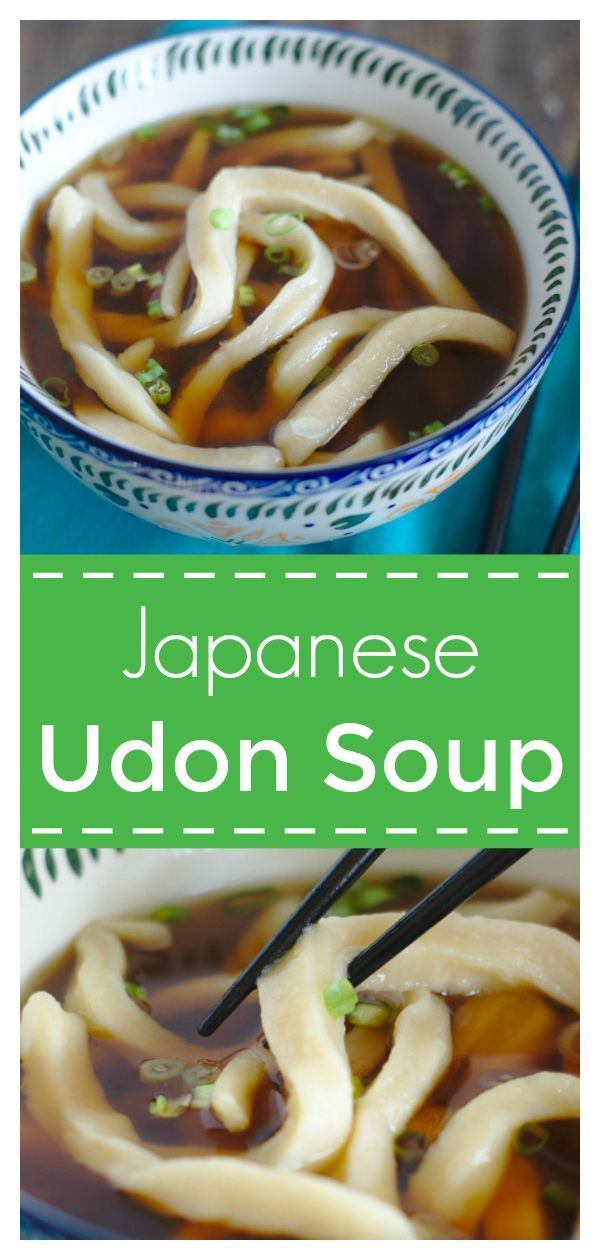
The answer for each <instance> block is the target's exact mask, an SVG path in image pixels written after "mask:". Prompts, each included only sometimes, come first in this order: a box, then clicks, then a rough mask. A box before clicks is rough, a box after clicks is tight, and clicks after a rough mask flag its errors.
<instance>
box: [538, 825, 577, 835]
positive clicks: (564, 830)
mask: <svg viewBox="0 0 600 1260" xmlns="http://www.w3.org/2000/svg"><path fill="white" fill-rule="evenodd" d="M537 834H538V836H568V834H569V828H568V827H538V829H537Z"/></svg>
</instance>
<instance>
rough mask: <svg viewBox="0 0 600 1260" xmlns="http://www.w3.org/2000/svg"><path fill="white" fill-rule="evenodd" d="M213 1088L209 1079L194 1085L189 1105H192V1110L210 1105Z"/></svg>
mask: <svg viewBox="0 0 600 1260" xmlns="http://www.w3.org/2000/svg"><path fill="white" fill-rule="evenodd" d="M213 1089H214V1084H213V1083H212V1082H210V1081H205V1082H204V1083H203V1084H202V1085H194V1089H193V1091H192V1101H191V1103H190V1107H193V1109H194V1111H203V1110H204V1109H205V1108H206V1107H210V1103H211V1099H212V1093H213Z"/></svg>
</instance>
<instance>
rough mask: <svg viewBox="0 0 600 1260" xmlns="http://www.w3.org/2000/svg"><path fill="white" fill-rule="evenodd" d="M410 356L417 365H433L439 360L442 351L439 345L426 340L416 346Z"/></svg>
mask: <svg viewBox="0 0 600 1260" xmlns="http://www.w3.org/2000/svg"><path fill="white" fill-rule="evenodd" d="M410 357H411V359H412V361H413V363H416V365H417V367H433V365H434V364H435V363H437V362H438V361H439V357H440V352H439V350H438V348H437V346H433V345H432V344H431V342H430V341H425V342H423V344H422V345H421V346H415V347H414V349H413V350H411V352H410Z"/></svg>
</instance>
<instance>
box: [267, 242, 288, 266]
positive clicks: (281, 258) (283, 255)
mask: <svg viewBox="0 0 600 1260" xmlns="http://www.w3.org/2000/svg"><path fill="white" fill-rule="evenodd" d="M264 256H265V258H266V260H267V262H270V263H284V262H287V260H288V258H289V256H290V251H289V249H286V247H285V245H283V246H279V247H276V246H275V245H269V246H268V248H267V249H265V251H264Z"/></svg>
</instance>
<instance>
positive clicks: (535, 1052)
mask: <svg viewBox="0 0 600 1260" xmlns="http://www.w3.org/2000/svg"><path fill="white" fill-rule="evenodd" d="M365 888H366V893H365V894H360V895H364V906H365V907H367V906H368V905H369V899H370V902H371V904H373V903H377V902H378V900H379V902H381V901H383V902H385V900H386V898H385V897H381V895H379V897H378V896H375V895H374V893H373V889H372V888H371V886H369V885H366V886H365ZM379 891H380V892H381V890H379ZM354 895H355V894H353V896H354ZM395 896H396V894H395V893H394V892H392V893H390V894H389V896H388V898H387V900H388V903H390V902H393V901H394V898H395ZM251 897H252V894H250V904H251ZM267 902H268V904H267V905H266V906H265V908H264V909H262V910H261V912H260V913H259V914H258V915H256V914H255V915H254V917H253V918H252V917H251V920H250V922H249V924H248V926H247V927H246V929H245V932H244V933H243V935H242V937H241V938H240V939H239V940H238V943H237V945H236V946H235V947H234V949H233V952H230V955H229V965H230V967H231V968H232V971H235V969H236V967H237V966H238V965H243V962H244V961H245V960H246V959H247V958H248V957H250V956H251V954H252V953H253V951H254V950H255V949H256V948H257V946H258V945H259V944H261V943H262V942H263V941H264V940H265V939H266V938H267V936H268V935H269V934H270V933H271V932H272V931H273V930H274V928H275V927H276V926H277V924H278V922H280V921H281V920H282V919H283V918H285V917H286V915H287V914H288V913H289V911H290V906H293V905H294V904H295V897H294V896H293V895H292V894H291V893H287V894H286V895H285V896H284V897H281V898H279V899H278V898H276V897H268V898H267ZM224 904H225V909H227V908H228V906H227V902H225V903H224ZM257 904H258V906H259V907H260V895H259V897H258V902H257ZM405 904H406V903H405ZM503 905H504V906H505V908H506V917H505V918H503V917H502V907H503ZM353 909H361V906H360V905H359V904H358V903H357V902H355V903H354V904H353V905H349V906H342V905H340V906H339V907H338V910H339V913H335V912H334V913H333V914H332V915H331V916H330V917H327V918H325V919H323V920H322V921H321V922H320V923H319V924H317V925H316V926H314V927H312V928H309V929H307V930H306V931H305V932H304V934H303V935H302V936H301V938H300V940H299V941H298V942H297V944H296V945H295V946H294V948H293V949H292V950H291V952H289V953H288V954H287V955H286V956H285V957H284V958H283V959H281V960H280V961H279V962H278V963H276V964H275V965H274V966H273V967H272V968H271V969H270V970H269V971H267V972H266V973H265V974H264V975H263V976H262V977H261V979H260V980H259V984H258V1003H259V1008H258V1011H257V1009H256V1006H255V1005H254V1004H253V1010H254V1011H255V1012H256V1016H258V1020H259V1022H258V1026H257V1025H256V1024H255V1025H254V1036H248V1035H245V1036H242V1037H240V1034H239V1032H238V1033H237V1034H235V1036H234V1042H235V1044H234V1046H233V1049H231V1048H230V1049H229V1051H228V1052H227V1053H225V1054H223V1055H222V1056H221V1057H220V1058H219V1059H216V1060H206V1059H201V1058H199V1052H200V1051H201V1050H202V1049H203V1046H202V1044H200V1043H199V1042H198V1040H197V1038H196V1037H195V1034H194V1027H195V1023H196V1020H197V1018H198V1014H199V1012H200V1011H201V1010H202V1009H203V1008H207V1007H208V1006H209V1005H210V1004H211V1003H212V1002H213V1001H214V1000H215V998H216V996H218V994H219V993H220V992H222V991H223V990H224V988H225V987H226V986H227V985H228V983H229V982H230V980H231V972H229V973H228V972H227V971H226V970H225V969H224V968H223V969H222V970H221V971H216V972H215V971H212V972H210V973H208V974H206V975H202V974H200V975H194V974H192V975H190V976H189V977H188V978H185V979H183V980H181V979H179V978H178V977H177V974H176V972H175V974H173V973H171V974H170V975H169V982H168V983H167V984H166V985H162V986H161V987H160V988H158V989H157V990H156V991H155V993H154V994H153V995H152V996H151V998H150V1000H148V996H147V994H146V991H145V989H144V988H143V987H142V986H140V985H138V984H136V983H134V982H133V981H131V980H130V979H128V977H129V976H130V975H131V967H132V966H134V974H137V973H136V972H135V959H137V961H138V964H139V962H140V959H143V958H146V957H148V958H149V959H150V960H152V959H154V958H156V959H160V957H165V958H167V959H168V957H169V954H170V953H171V952H172V950H173V948H174V946H173V935H174V933H175V935H176V933H177V929H176V928H175V927H174V926H173V927H172V926H171V924H170V923H169V922H168V920H169V918H172V919H173V920H174V921H175V922H177V920H178V919H179V918H180V917H183V916H184V913H185V911H184V909H183V908H175V911H170V912H169V913H167V912H166V911H165V910H164V909H163V910H161V911H160V912H157V915H156V916H155V917H149V918H147V919H140V920H138V919H131V920H113V921H104V922H102V923H96V924H92V925H91V926H89V927H88V928H86V929H85V930H84V931H83V932H82V933H81V934H80V935H79V937H78V938H77V940H76V942H75V949H74V955H73V963H72V967H71V968H70V974H69V975H68V976H67V974H66V973H65V980H64V982H63V984H62V989H61V988H60V986H59V989H58V990H57V993H58V995H59V996H53V995H52V993H51V992H48V991H38V992H35V993H33V994H32V995H31V996H30V997H29V999H28V1001H27V1002H26V1005H25V1007H24V1011H23V1018H22V1058H23V1068H24V1094H25V1098H26V1105H27V1108H28V1111H29V1113H30V1116H31V1117H32V1120H33V1121H35V1123H36V1125H37V1126H39V1129H38V1130H37V1131H38V1132H39V1130H42V1131H43V1132H45V1133H46V1134H47V1135H48V1136H49V1138H50V1139H51V1141H52V1143H55V1144H57V1145H58V1147H59V1148H60V1150H61V1151H62V1152H63V1153H64V1154H65V1155H67V1156H68V1157H69V1158H70V1159H71V1160H73V1161H75V1162H76V1164H77V1165H79V1166H81V1167H82V1168H83V1169H85V1170H88V1171H89V1172H91V1173H93V1174H95V1175H96V1177H97V1178H98V1177H99V1178H102V1179H103V1181H104V1182H106V1183H107V1184H108V1185H109V1186H110V1187H112V1188H113V1189H114V1190H118V1191H120V1192H122V1194H124V1195H125V1196H127V1197H128V1198H129V1199H130V1200H131V1201H134V1202H141V1203H143V1204H144V1205H146V1207H147V1208H149V1209H150V1210H151V1211H153V1212H155V1213H158V1214H159V1216H160V1217H162V1218H165V1217H167V1218H174V1219H175V1221H176V1222H177V1221H179V1222H180V1225H179V1229H178V1233H177V1235H176V1236H179V1237H194V1236H197V1237H202V1236H210V1235H209V1234H203V1233H202V1230H203V1229H207V1228H210V1224H211V1223H212V1226H213V1227H214V1228H217V1230H218V1229H221V1230H222V1231H223V1232H221V1233H220V1234H219V1233H217V1234H214V1235H213V1236H217V1237H218V1236H220V1237H227V1236H231V1231H241V1233H239V1234H237V1235H236V1234H234V1236H242V1237H248V1236H259V1237H265V1238H268V1237H271V1238H273V1237H279V1238H282V1237H293V1238H315V1239H319V1238H320V1239H366V1238H382V1239H385V1238H387V1239H415V1238H426V1237H439V1238H444V1237H477V1236H479V1237H490V1238H494V1237H507V1238H508V1237H514V1238H517V1237H525V1238H545V1237H548V1238H552V1237H560V1236H567V1235H568V1231H569V1229H572V1228H573V1221H574V1215H575V1211H576V1201H575V1200H574V1199H573V1186H572V1184H571V1182H570V1181H569V1182H568V1183H567V1184H566V1185H565V1184H564V1183H560V1181H559V1182H558V1183H557V1177H556V1171H555V1170H556V1169H559V1170H561V1169H562V1170H563V1175H564V1169H565V1168H567V1167H568V1166H569V1165H568V1157H565V1155H564V1152H563V1155H562V1156H559V1155H558V1154H557V1150H558V1151H560V1146H561V1142H562V1143H563V1145H564V1141H565V1140H566V1139H565V1138H564V1137H563V1138H561V1137H560V1134H561V1133H562V1129H561V1126H563V1127H564V1125H565V1124H566V1125H567V1126H569V1125H571V1126H572V1125H573V1123H574V1122H575V1121H576V1120H577V1118H578V1116H579V1080H578V1075H577V1072H578V1025H575V1021H576V1019H577V1015H578V1010H579V989H578V984H579V974H578V945H577V942H576V941H575V940H574V939H573V936H572V935H571V934H570V932H569V931H567V930H564V928H561V927H560V926H558V925H559V924H561V923H567V924H568V914H569V912H570V905H569V903H568V902H567V901H566V900H565V899H563V898H561V897H556V896H555V895H554V894H551V893H548V892H544V891H539V890H538V891H535V890H533V891H531V892H527V893H524V894H523V895H521V896H517V897H512V898H509V899H507V900H506V901H505V902H502V901H499V902H498V901H490V902H489V903H488V902H486V901H485V900H484V901H482V902H478V903H474V904H473V905H472V906H470V907H468V908H466V910H465V912H464V913H455V914H452V915H450V916H449V917H448V918H447V919H446V920H445V921H443V922H442V923H440V924H439V925H438V926H437V927H435V928H433V929H431V930H430V931H429V932H428V933H427V934H426V935H425V936H424V937H423V938H421V939H420V940H419V941H417V942H415V943H414V944H413V945H411V946H409V947H408V948H407V949H406V950H404V952H403V953H402V954H401V955H399V956H398V957H397V958H395V959H393V960H391V961H390V962H389V963H388V964H386V966H385V967H384V968H383V970H381V971H380V972H378V973H376V974H375V975H374V976H372V977H371V978H370V979H369V980H367V981H366V982H365V983H364V984H363V985H362V986H361V988H360V992H359V994H358V995H354V996H353V998H352V1000H351V1001H350V1003H349V1004H348V1005H347V1006H345V1007H340V1006H339V1005H338V1003H339V995H340V992H341V991H342V990H340V982H342V983H343V982H344V977H345V975H346V970H347V967H348V963H349V961H350V960H351V958H352V957H353V956H354V955H355V954H356V953H357V952H358V951H359V950H360V949H362V948H363V947H364V946H365V945H366V944H367V943H369V942H370V941H372V940H373V939H374V938H375V937H376V936H378V935H380V933H381V932H382V931H384V930H386V928H387V927H389V926H390V925H391V923H393V922H394V921H395V920H396V918H397V910H382V911H378V912H374V913H358V914H357V913H345V911H346V910H350V911H352V910H353ZM202 913H203V911H202V905H201V906H200V909H199V911H198V915H199V917H198V918H197V919H194V917H193V916H192V919H191V923H192V924H193V923H195V922H196V923H197V924H201V922H202ZM204 913H205V914H206V913H208V911H205V912H204ZM565 916H567V917H566V918H565ZM536 917H537V918H538V919H539V922H536V921H535V919H536ZM165 919H166V920H167V921H165ZM190 930H191V929H190ZM213 930H214V929H213ZM186 939H191V938H186ZM213 939H216V938H213ZM507 942H508V946H507ZM212 948H213V949H214V947H212ZM183 950H184V953H183V956H188V957H189V944H188V945H187V946H185V945H184V947H183ZM186 950H187V955H186V952H185V951H186ZM132 951H133V954H132ZM132 958H133V960H134V961H133V962H132ZM148 974H149V975H150V976H151V975H152V969H150V971H149V973H148ZM344 992H345V990H344ZM59 997H60V998H61V1000H59ZM185 1012H190V1013H189V1014H188V1015H187V1016H186V1017H185V1018H184V1017H183V1016H184V1013H185ZM344 1015H345V1016H346V1018H344ZM217 1036H218V1035H217ZM575 1045H576V1046H577V1050H576V1056H577V1057H574V1055H575ZM209 1053H211V1052H210V1050H209ZM98 1054H100V1058H98ZM107 1054H108V1055H109V1057H110V1059H111V1061H113V1062H114V1063H116V1065H117V1069H118V1070H119V1071H122V1072H124V1073H125V1076H126V1079H127V1080H128V1081H131V1079H132V1071H133V1072H137V1073H139V1081H140V1082H141V1083H138V1085H137V1087H136V1094H137V1095H140V1094H141V1096H142V1099H143V1097H144V1085H145V1087H146V1092H147V1089H148V1086H149V1084H153V1085H154V1089H155V1096H154V1097H151V1100H150V1102H149V1104H148V1103H146V1106H147V1109H148V1113H149V1117H150V1118H148V1114H147V1115H146V1119H145V1120H144V1119H143V1117H142V1118H141V1119H140V1118H139V1115H140V1113H135V1112H134V1113H132V1111H131V1106H132V1104H131V1103H127V1097H128V1095H126V1096H125V1103H126V1105H125V1106H120V1105H119V1091H118V1089H117V1090H116V1089H115V1086H114V1084H113V1086H112V1087H110V1088H109V1090H108V1092H107V1089H106V1087H105V1084H103V1080H102V1073H103V1072H104V1073H105V1072H106V1056H107ZM119 1063H121V1064H122V1065H123V1066H122V1068H120V1069H119V1068H118V1065H119ZM117 1069H115V1070H117ZM163 1091H164V1092H163ZM274 1092H275V1093H274ZM275 1095H276V1097H277V1099H278V1108H279V1110H278V1114H277V1118H276V1119H275V1120H273V1117H272V1116H271V1119H270V1120H269V1122H268V1123H266V1124H265V1123H262V1122H259V1121H258V1119H257V1116H258V1115H259V1113H260V1114H261V1115H263V1119H264V1115H265V1114H267V1113H266V1112H265V1106H266V1104H265V1098H267V1097H269V1096H275ZM267 1110H268V1109H267ZM132 1114H134V1115H135V1119H134V1120H132V1118H131V1116H132ZM184 1123H185V1124H187V1126H188V1127H187V1128H186V1129H184V1128H181V1127H180V1126H181V1125H183V1124H184ZM261 1123H262V1128H261ZM169 1124H170V1125H171V1126H175V1127H174V1128H173V1129H172V1132H173V1140H172V1141H171V1140H167V1144H166V1145H165V1144H164V1143H163V1142H162V1137H163V1134H164V1132H165V1130H168V1128H169ZM257 1125H258V1128H257V1127H256V1126H257ZM148 1126H150V1129H149V1128H148ZM195 1126H196V1127H195ZM215 1133H216V1135H217V1137H218V1135H219V1134H221V1138H220V1139H219V1140H218V1142H217V1150H216V1151H215V1149H214V1140H211V1143H209V1145H208V1147H207V1145H206V1142H207V1140H208V1138H210V1137H211V1134H212V1135H213V1139H214V1135H215ZM184 1134H185V1136H184ZM557 1134H558V1135H559V1136H558V1137H557V1136H556V1135H557ZM557 1142H558V1147H557ZM211 1146H212V1149H211ZM544 1160H546V1162H544ZM540 1161H541V1162H540ZM553 1161H554V1162H553ZM561 1161H562V1162H561ZM569 1176H571V1174H569ZM561 1195H562V1200H561ZM569 1196H570V1197H569ZM186 1223H187V1224H186ZM194 1229H196V1230H198V1231H199V1232H197V1233H196V1234H194V1232H193V1230H194ZM134 1236H135V1235H134ZM149 1236H152V1235H149Z"/></svg>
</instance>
